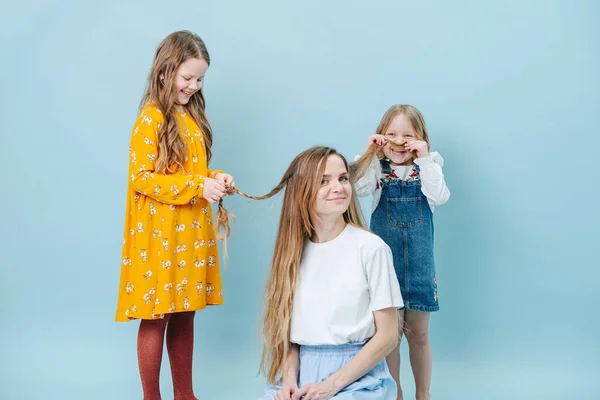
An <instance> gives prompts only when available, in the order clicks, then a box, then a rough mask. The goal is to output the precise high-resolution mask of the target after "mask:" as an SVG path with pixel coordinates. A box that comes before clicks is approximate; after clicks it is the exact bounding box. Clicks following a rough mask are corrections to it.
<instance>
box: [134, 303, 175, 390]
mask: <svg viewBox="0 0 600 400" xmlns="http://www.w3.org/2000/svg"><path fill="white" fill-rule="evenodd" d="M168 321H169V316H168V315H165V318H164V319H156V320H148V319H143V320H141V321H140V328H139V330H138V339H137V351H138V365H139V368H140V377H141V378H142V389H143V391H144V400H160V384H159V380H160V363H161V361H162V353H163V343H164V340H165V327H166V326H167V322H168Z"/></svg>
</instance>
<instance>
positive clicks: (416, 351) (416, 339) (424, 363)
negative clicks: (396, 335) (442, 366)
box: [405, 311, 431, 400]
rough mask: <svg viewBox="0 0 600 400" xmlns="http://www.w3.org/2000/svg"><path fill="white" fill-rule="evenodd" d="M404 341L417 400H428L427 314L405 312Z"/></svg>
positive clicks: (428, 355) (429, 355) (428, 352)
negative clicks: (413, 378)
mask: <svg viewBox="0 0 600 400" xmlns="http://www.w3.org/2000/svg"><path fill="white" fill-rule="evenodd" d="M405 319H406V328H407V329H406V339H407V340H408V348H409V353H410V365H411V367H412V370H413V375H414V377H415V386H416V389H417V400H429V385H430V384H431V345H430V343H429V313H428V312H421V311H406V315H405Z"/></svg>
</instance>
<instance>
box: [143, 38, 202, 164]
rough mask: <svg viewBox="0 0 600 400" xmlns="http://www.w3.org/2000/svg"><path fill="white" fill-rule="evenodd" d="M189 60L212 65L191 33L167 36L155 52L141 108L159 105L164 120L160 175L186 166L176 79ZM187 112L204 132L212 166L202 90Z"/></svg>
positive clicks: (159, 134) (159, 156)
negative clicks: (193, 59)
mask: <svg viewBox="0 0 600 400" xmlns="http://www.w3.org/2000/svg"><path fill="white" fill-rule="evenodd" d="M190 58H199V59H203V60H205V61H206V62H207V64H208V65H210V55H209V54H208V50H207V49H206V45H205V44H204V42H203V41H202V39H200V37H199V36H198V35H196V34H195V33H192V32H190V31H178V32H173V33H171V34H170V35H169V36H167V37H166V38H165V39H164V40H163V41H162V42H161V43H160V44H159V45H158V48H157V49H156V54H155V55H154V62H153V63H152V68H151V70H150V74H149V75H148V82H147V85H146V91H145V93H144V96H143V97H142V101H141V103H140V108H141V107H144V106H145V105H146V104H147V103H148V102H152V103H154V104H156V106H157V107H158V108H159V109H160V110H161V112H162V114H163V116H164V121H163V124H162V125H161V127H160V129H159V131H158V150H159V151H158V158H157V160H156V171H157V172H160V173H165V172H169V173H174V172H177V171H178V170H180V169H181V170H183V166H184V163H185V156H186V150H187V149H186V145H185V141H184V140H183V138H182V137H181V135H180V134H179V127H178V124H177V118H176V115H177V110H176V108H175V106H176V104H175V101H176V100H177V91H176V90H175V75H176V72H177V69H178V68H179V66H180V65H181V64H182V63H183V62H185V61H186V60H189V59H190ZM184 108H185V110H186V112H187V113H188V114H190V115H191V116H192V118H194V120H195V121H196V123H197V124H198V126H199V127H200V130H201V131H202V134H203V136H204V142H205V143H206V156H207V163H209V162H210V159H211V157H212V152H211V146H212V143H213V137H212V129H211V127H210V124H209V123H208V119H207V118H206V114H205V108H206V106H205V101H204V95H203V94H202V89H200V90H198V91H197V92H196V93H194V94H193V95H192V97H190V100H189V102H188V103H187V104H186V105H185V106H184Z"/></svg>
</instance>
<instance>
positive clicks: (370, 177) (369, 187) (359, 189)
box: [354, 156, 381, 197]
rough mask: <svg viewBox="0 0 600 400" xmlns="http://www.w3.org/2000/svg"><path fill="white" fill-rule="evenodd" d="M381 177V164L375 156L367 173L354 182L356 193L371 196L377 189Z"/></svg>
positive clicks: (356, 158)
mask: <svg viewBox="0 0 600 400" xmlns="http://www.w3.org/2000/svg"><path fill="white" fill-rule="evenodd" d="M359 158H360V156H356V157H355V158H354V160H355V161H356V160H358V159H359ZM380 178H381V165H380V164H379V160H378V159H377V157H373V160H372V161H371V164H370V165H369V168H368V169H367V172H366V173H365V175H364V176H363V177H362V178H360V179H359V180H358V181H356V183H355V184H354V189H355V190H356V194H357V195H358V196H360V197H364V196H369V195H371V194H373V193H374V192H375V190H376V189H377V182H379V179H380Z"/></svg>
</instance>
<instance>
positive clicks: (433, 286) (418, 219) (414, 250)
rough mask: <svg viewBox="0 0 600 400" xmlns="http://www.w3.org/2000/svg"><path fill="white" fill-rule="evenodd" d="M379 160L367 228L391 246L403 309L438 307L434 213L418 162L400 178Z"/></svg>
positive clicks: (415, 309) (427, 309) (386, 164)
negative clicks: (377, 195) (377, 189)
mask: <svg viewBox="0 0 600 400" xmlns="http://www.w3.org/2000/svg"><path fill="white" fill-rule="evenodd" d="M380 162H381V169H382V173H383V178H381V180H380V182H379V185H380V187H381V197H380V200H379V204H378V205H377V208H376V209H375V211H373V214H372V215H371V224H370V228H371V231H372V232H373V233H375V234H376V235H378V236H379V237H380V238H382V239H383V240H384V241H385V243H387V245H388V246H390V248H391V249H392V255H393V258H394V269H395V270H396V276H397V277H398V283H399V284H400V290H401V292H402V298H403V300H404V305H405V307H404V309H405V310H414V311H425V312H432V311H438V310H439V305H438V296H437V282H436V280H435V262H434V254H433V246H434V241H433V214H432V212H431V208H430V207H429V203H428V201H427V197H425V195H424V194H423V191H422V190H421V180H420V177H419V166H418V165H417V164H414V165H413V171H412V173H411V175H410V176H409V178H408V179H407V180H402V179H399V178H398V177H397V176H396V174H395V173H394V171H393V169H392V167H391V166H390V163H389V161H388V160H387V159H383V160H381V161H380Z"/></svg>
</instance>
